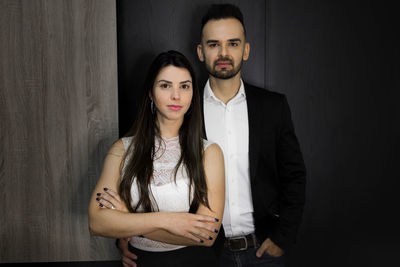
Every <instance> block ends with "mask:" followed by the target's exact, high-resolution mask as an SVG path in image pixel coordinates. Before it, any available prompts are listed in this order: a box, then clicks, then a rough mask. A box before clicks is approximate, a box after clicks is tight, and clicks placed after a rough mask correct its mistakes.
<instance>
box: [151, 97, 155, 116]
mask: <svg viewBox="0 0 400 267" xmlns="http://www.w3.org/2000/svg"><path fill="white" fill-rule="evenodd" d="M150 110H151V113H153V114H154V113H155V112H156V110H155V108H154V102H153V99H152V100H151V102H150Z"/></svg>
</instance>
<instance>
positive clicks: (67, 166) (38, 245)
mask: <svg viewBox="0 0 400 267" xmlns="http://www.w3.org/2000/svg"><path fill="white" fill-rule="evenodd" d="M0 5H1V10H0V17H1V26H0V27H1V28H0V51H1V52H0V56H1V59H2V60H1V63H0V68H1V69H0V70H1V77H0V86H1V87H0V88H1V91H0V103H1V107H0V119H1V137H0V138H1V139H0V146H1V150H2V153H1V156H0V185H1V188H0V194H2V195H3V197H4V199H3V201H1V202H0V208H1V214H2V216H0V217H1V218H0V225H1V227H0V235H1V236H0V237H1V238H2V242H0V244H1V245H0V261H1V262H27V261H79V260H103V259H112V258H115V259H116V258H117V257H116V256H117V255H116V250H115V248H114V247H113V244H112V243H113V241H112V240H105V239H103V238H91V237H90V235H89V232H88V226H87V207H88V203H89V198H90V194H91V191H92V189H93V187H94V185H95V183H96V181H97V179H98V175H99V172H100V170H101V166H102V161H103V158H104V155H105V153H106V152H107V150H108V148H109V146H110V145H111V143H112V142H113V141H114V140H115V139H116V138H117V136H118V133H117V132H118V122H117V120H118V118H117V116H118V112H117V106H118V104H117V65H116V64H117V62H116V14H115V1H111V0H109V1H83V0H81V1H62V0H56V1H50V0H48V1H45V0H40V1H39V0H38V1H28V0H25V1H1V2H0Z"/></svg>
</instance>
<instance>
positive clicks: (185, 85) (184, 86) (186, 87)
mask: <svg viewBox="0 0 400 267" xmlns="http://www.w3.org/2000/svg"><path fill="white" fill-rule="evenodd" d="M182 88H183V89H189V88H190V85H188V84H183V85H182Z"/></svg>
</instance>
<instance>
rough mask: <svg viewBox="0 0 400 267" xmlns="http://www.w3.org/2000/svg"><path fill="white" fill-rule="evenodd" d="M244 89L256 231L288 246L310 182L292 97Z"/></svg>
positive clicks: (263, 236)
mask: <svg viewBox="0 0 400 267" xmlns="http://www.w3.org/2000/svg"><path fill="white" fill-rule="evenodd" d="M244 88H245V92H246V101H247V111H248V122H249V162H250V183H251V193H252V198H253V207H254V213H253V216H254V223H255V234H256V236H257V238H258V239H259V240H260V242H263V241H264V240H265V239H266V238H267V237H269V238H270V239H271V240H272V241H273V242H274V243H275V244H277V245H278V246H279V247H281V248H282V249H284V250H286V249H288V248H289V247H290V246H291V245H293V244H294V243H295V242H296V236H297V231H298V228H299V225H300V222H301V219H302V213H303V206H304V202H305V182H306V170H305V166H304V161H303V157H302V154H301V151H300V146H299V143H298V141H297V138H296V135H295V132H294V127H293V123H292V119H291V114H290V109H289V105H288V103H287V100H286V97H285V96H284V95H283V94H279V93H275V92H271V91H268V90H265V89H261V88H258V87H255V86H252V85H250V84H247V83H245V84H244ZM201 93H202V94H200V96H201V97H200V98H201V104H202V105H201V106H202V109H204V105H203V91H201ZM203 114H204V110H203ZM203 118H204V116H203ZM204 129H205V127H204ZM205 136H206V135H205ZM222 233H223V232H222Z"/></svg>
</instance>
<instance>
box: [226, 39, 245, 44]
mask: <svg viewBox="0 0 400 267" xmlns="http://www.w3.org/2000/svg"><path fill="white" fill-rule="evenodd" d="M228 41H229V42H240V43H241V42H242V40H240V38H233V39H229V40H228Z"/></svg>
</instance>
